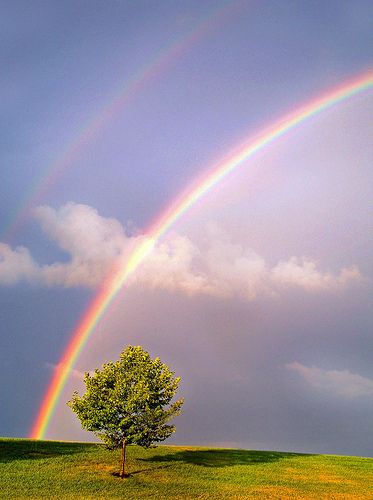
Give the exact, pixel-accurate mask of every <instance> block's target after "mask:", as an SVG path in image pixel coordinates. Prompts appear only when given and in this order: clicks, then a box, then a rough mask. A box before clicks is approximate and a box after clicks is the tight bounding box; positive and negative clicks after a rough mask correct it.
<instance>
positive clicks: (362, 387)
mask: <svg viewBox="0 0 373 500" xmlns="http://www.w3.org/2000/svg"><path fill="white" fill-rule="evenodd" d="M285 367H286V368H287V369H288V370H292V371H295V372H296V373H298V375H300V376H301V377H302V378H303V380H305V381H306V382H307V383H308V384H309V385H310V386H311V387H313V388H315V389H318V390H320V391H322V392H328V393H333V394H335V395H337V396H342V397H345V398H355V397H359V396H372V395H373V380H372V379H369V378H365V377H362V376H361V375H358V374H357V373H351V372H350V371H348V370H342V371H340V370H323V369H321V368H317V367H316V366H311V367H308V366H305V365H302V364H301V363H298V362H297V361H295V362H293V363H289V364H287V365H285Z"/></svg>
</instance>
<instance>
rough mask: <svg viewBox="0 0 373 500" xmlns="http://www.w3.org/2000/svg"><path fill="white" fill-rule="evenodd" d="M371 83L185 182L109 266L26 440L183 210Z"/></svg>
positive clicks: (288, 121) (325, 98) (325, 100)
mask: <svg viewBox="0 0 373 500" xmlns="http://www.w3.org/2000/svg"><path fill="white" fill-rule="evenodd" d="M372 87H373V71H370V72H368V73H364V74H360V75H359V76H358V77H355V79H353V80H352V81H349V82H347V83H344V84H342V85H341V86H339V87H337V88H335V89H333V90H331V91H329V92H327V93H326V94H324V95H322V96H321V97H318V98H316V99H314V100H312V101H310V102H308V103H307V104H305V105H303V106H301V107H299V108H297V109H296V110H295V111H293V112H292V113H290V114H288V115H286V116H285V117H283V118H282V119H281V120H279V121H277V122H275V123H274V124H272V125H271V126H270V127H268V128H266V129H264V130H263V131H262V132H261V133H259V134H258V135H257V136H256V137H255V138H254V139H251V140H249V141H248V142H246V143H244V144H242V145H241V146H240V147H239V148H237V150H236V151H235V152H233V153H231V154H230V155H228V156H227V157H225V158H224V159H223V160H222V161H221V162H220V163H218V164H216V165H214V166H213V167H212V168H210V169H208V170H207V171H206V173H205V174H204V175H203V176H202V177H200V178H199V179H197V181H196V182H195V183H194V184H193V185H192V186H189V187H188V189H187V190H186V191H184V192H183V193H182V194H181V195H180V196H179V197H178V198H177V199H176V200H175V201H174V202H173V203H172V204H171V205H170V206H169V207H168V209H167V210H166V211H165V212H164V213H163V214H162V215H161V216H160V217H159V219H158V220H157V221H156V222H154V223H153V224H152V225H151V227H150V228H149V229H148V231H147V232H146V233H145V236H144V238H143V239H142V240H141V242H140V243H139V244H138V245H137V247H136V248H134V250H133V252H132V254H131V256H130V258H129V259H128V261H127V262H126V264H125V265H122V266H119V267H117V268H116V269H113V271H112V272H111V273H110V275H109V276H108V278H107V280H106V281H105V283H104V284H103V285H102V287H101V288H100V290H99V291H98V293H97V295H96V296H95V298H94V299H93V301H92V302H91V304H90V305H89V307H88V308H87V310H86V311H85V313H84V314H83V316H82V318H81V320H80V322H79V323H78V326H77V328H76V330H74V332H73V334H72V337H71V340H70V342H69V344H68V346H67V347H66V350H65V352H64V353H63V355H62V357H61V359H60V361H59V363H58V365H57V368H56V369H55V371H54V374H53V377H52V380H51V382H50V384H49V387H48V389H47V391H46V393H45V395H44V398H43V401H42V404H41V406H40V408H39V411H38V414H37V418H36V420H35V422H34V423H33V426H32V430H31V432H30V438H34V439H42V438H43V437H44V436H45V433H46V431H47V428H48V425H49V422H50V419H51V417H52V415H53V413H54V410H55V408H56V405H57V402H58V400H59V397H60V395H61V392H62V390H63V388H64V386H65V383H66V381H67V378H68V376H69V373H70V371H71V369H72V368H73V366H74V365H75V362H76V361H77V359H78V357H79V355H80V353H81V352H82V350H83V349H84V346H85V345H86V343H87V341H88V339H89V337H90V335H91V334H92V332H93V330H94V329H95V327H96V325H97V323H98V322H99V321H100V319H101V318H102V316H103V315H104V313H105V312H106V311H107V309H108V307H109V305H110V304H111V303H112V301H113V299H114V298H115V297H116V296H117V294H118V292H119V291H120V290H121V289H122V287H123V286H124V285H126V284H127V282H128V279H129V277H130V276H131V275H132V274H133V273H134V272H135V270H136V269H137V268H138V266H139V265H140V264H141V263H142V262H143V260H144V259H145V258H146V256H147V255H148V254H149V253H150V252H151V251H152V249H153V248H154V245H155V244H156V243H157V241H158V240H159V239H160V238H161V237H162V236H163V235H164V234H165V233H166V231H167V230H168V229H169V228H170V227H171V226H172V225H173V224H174V223H175V222H176V221H177V220H178V219H179V218H180V217H181V216H182V215H183V214H185V212H187V211H188V210H189V209H190V208H191V207H192V206H193V205H194V204H195V203H197V201H198V200H200V199H201V198H202V197H203V196H204V195H205V193H207V192H208V191H210V190H211V189H212V188H213V187H214V186H216V185H217V184H218V183H219V182H221V181H222V180H223V179H225V178H226V177H227V175H228V174H230V173H231V172H232V171H233V170H235V169H236V168H238V167H239V166H240V165H242V164H243V163H245V162H246V161H247V160H249V159H251V158H252V157H253V156H254V155H255V153H257V152H258V151H261V150H262V149H263V148H265V147H266V146H269V145H270V144H271V143H273V142H274V141H275V140H277V139H279V138H280V137H282V136H284V135H285V134H286V133H288V132H289V131H290V130H292V129H294V128H295V127H296V126H298V125H300V124H301V123H303V122H304V121H305V120H307V119H309V118H311V117H313V116H315V115H317V114H319V113H321V112H322V111H325V110H327V109H329V108H331V107H333V106H335V105H336V104H338V103H340V102H342V101H345V100H346V99H348V98H350V97H352V96H354V95H356V94H359V93H361V92H363V91H366V90H369V89H371V88H372Z"/></svg>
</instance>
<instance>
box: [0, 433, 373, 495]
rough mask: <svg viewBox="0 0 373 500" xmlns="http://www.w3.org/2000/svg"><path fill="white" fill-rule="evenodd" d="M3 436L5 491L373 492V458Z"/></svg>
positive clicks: (0, 491) (0, 476) (0, 463)
mask: <svg viewBox="0 0 373 500" xmlns="http://www.w3.org/2000/svg"><path fill="white" fill-rule="evenodd" d="M119 458H120V457H119V452H110V451H107V450H106V449H105V448H104V447H103V446H101V445H97V444H88V443H64V442H54V441H30V440H26V439H6V438H4V439H0V498H2V499H6V498H12V499H13V498H22V499H32V498H38V499H52V498H53V499H54V498H55V499H57V498H58V499H66V498H70V499H72V498H74V499H85V500H86V499H94V500H98V499H112V498H126V499H136V500H137V499H142V498H143V499H148V498H157V499H158V500H163V499H189V498H190V499H197V498H198V499H207V498H221V499H246V498H257V499H267V498H268V499H275V498H276V499H287V498H298V499H302V498H312V499H315V500H316V499H317V500H319V499H326V498H327V499H340V500H345V499H346V500H347V499H373V488H372V486H371V485H373V459H371V458H358V457H340V456H333V455H304V454H297V453H280V452H269V451H265V452H264V451H246V450H225V449H209V448H195V447H178V446H159V447H157V448H153V449H150V450H144V449H142V448H139V447H137V446H130V447H128V469H129V472H130V474H131V476H130V477H129V478H127V479H120V478H118V477H116V476H114V475H113V473H115V472H116V471H118V469H119Z"/></svg>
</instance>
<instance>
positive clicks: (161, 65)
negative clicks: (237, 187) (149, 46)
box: [1, 1, 241, 242]
mask: <svg viewBox="0 0 373 500" xmlns="http://www.w3.org/2000/svg"><path fill="white" fill-rule="evenodd" d="M240 8H241V2H240V1H234V2H229V3H227V4H224V5H223V6H219V7H218V8H217V9H216V8H215V9H213V10H212V11H210V12H209V13H208V14H207V15H205V16H203V18H202V19H199V20H198V22H197V23H196V25H194V26H193V28H192V29H191V30H190V31H189V32H188V33H187V34H186V35H184V36H183V37H180V38H179V39H178V40H177V41H176V42H174V43H172V44H171V45H170V46H169V47H167V48H164V49H163V50H162V51H161V52H159V53H158V54H157V56H156V57H155V59H153V60H152V61H151V62H150V63H148V64H147V65H145V66H144V67H143V68H142V69H141V70H140V71H139V72H138V73H137V74H135V75H133V76H132V78H130V79H128V80H127V81H126V83H125V85H122V86H121V87H120V90H119V91H118V92H117V94H116V95H115V96H114V97H112V98H111V99H110V100H109V102H108V103H107V104H106V105H105V106H104V107H102V108H101V109H100V110H99V111H98V112H97V113H96V114H95V115H94V116H93V118H92V119H91V120H90V121H89V122H88V125H86V127H84V128H83V129H82V130H81V131H80V132H79V133H78V134H77V137H76V138H75V139H74V141H73V142H71V144H70V145H69V146H68V147H67V148H66V149H65V151H64V152H63V153H62V154H61V155H60V156H59V158H58V159H57V160H56V161H54V162H53V163H52V164H51V165H50V166H48V168H47V169H46V171H45V172H44V173H43V175H42V176H41V177H40V178H39V179H38V180H36V181H35V184H34V186H33V187H32V188H31V190H30V192H29V194H28V196H27V197H26V201H25V202H24V203H23V204H22V205H21V207H20V208H19V209H18V211H17V213H16V215H15V217H14V218H13V220H11V221H10V223H8V225H7V228H6V229H5V230H4V232H3V235H2V238H1V239H2V241H7V242H11V241H12V239H13V238H14V236H15V234H16V233H17V231H18V229H19V228H20V227H21V226H22V224H23V223H24V222H25V221H26V220H27V219H28V218H29V217H30V214H31V213H32V208H33V207H35V205H37V204H38V203H40V201H41V200H42V198H43V195H44V194H45V193H46V192H47V191H49V190H50V189H51V188H52V186H53V185H54V184H56V182H57V181H58V179H59V178H60V177H61V176H62V175H63V174H64V173H65V172H66V171H67V170H68V169H69V168H70V167H71V166H72V165H73V164H74V161H75V160H76V158H77V157H78V155H79V153H80V152H81V151H82V149H83V148H84V147H85V146H87V144H89V143H90V142H91V141H92V139H93V138H94V137H96V136H97V134H98V132H99V131H100V130H101V129H102V128H103V127H104V126H105V125H106V124H107V123H109V121H110V119H112V118H113V117H114V116H115V115H117V114H118V113H119V112H120V111H121V110H122V109H123V108H124V107H125V105H126V104H128V103H129V102H130V101H131V99H133V98H134V97H135V96H136V95H137V94H138V93H139V92H140V91H141V90H142V89H143V88H144V87H145V86H146V85H147V84H148V82H150V81H151V80H153V79H154V78H156V77H157V76H159V75H160V74H162V72H163V71H164V70H165V69H166V68H167V67H168V66H169V65H170V64H171V63H172V62H174V61H176V60H178V59H179V58H180V57H181V56H182V54H184V53H185V52H187V51H188V50H190V49H191V47H193V46H194V45H195V44H197V43H198V42H199V41H200V40H201V39H202V38H203V37H205V36H206V35H207V33H209V32H210V31H212V30H214V29H216V28H217V27H218V26H220V25H222V24H224V23H226V22H227V21H229V19H231V18H232V17H233V16H234V15H236V14H237V13H238V12H239V11H240Z"/></svg>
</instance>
